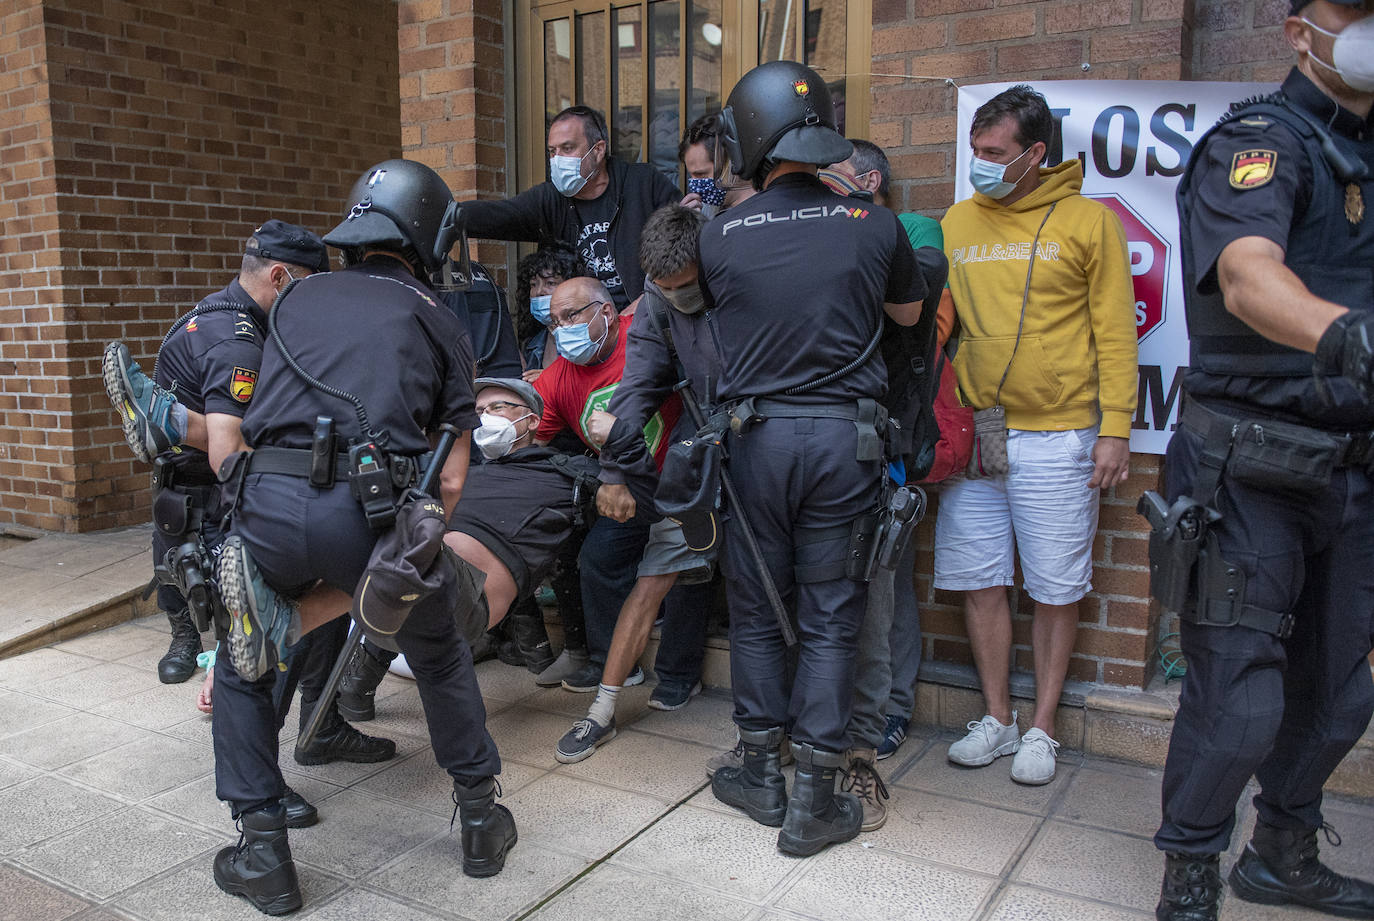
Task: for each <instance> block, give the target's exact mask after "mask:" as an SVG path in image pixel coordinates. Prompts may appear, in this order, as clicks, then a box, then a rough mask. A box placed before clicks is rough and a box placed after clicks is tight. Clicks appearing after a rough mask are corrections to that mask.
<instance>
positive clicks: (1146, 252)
mask: <svg viewBox="0 0 1374 921" xmlns="http://www.w3.org/2000/svg"><path fill="white" fill-rule="evenodd" d="M1088 197H1089V198H1095V199H1097V200H1098V201H1100V202H1102V204H1104V205H1106V206H1107V207H1108V208H1111V209H1112V211H1113V213H1115V214H1116V216H1117V217H1119V218H1120V219H1121V226H1122V227H1123V228H1125V230H1126V246H1127V248H1128V249H1129V250H1130V253H1131V283H1132V284H1133V285H1134V286H1135V337H1136V340H1137V341H1139V340H1141V339H1144V338H1145V337H1146V336H1148V335H1150V333H1152V332H1154V331H1155V330H1157V329H1159V327H1160V326H1161V325H1162V324H1163V323H1164V292H1165V291H1166V290H1168V289H1167V286H1166V281H1167V278H1168V272H1169V242H1168V241H1167V240H1166V239H1165V238H1164V236H1163V235H1162V234H1160V233H1159V232H1158V231H1156V230H1155V229H1154V228H1153V227H1151V226H1150V225H1149V224H1148V223H1147V222H1146V220H1145V219H1144V218H1143V217H1141V216H1140V215H1139V214H1136V213H1135V210H1134V209H1132V208H1131V206H1130V205H1128V204H1127V203H1126V201H1125V200H1124V199H1123V198H1122V197H1121V196H1120V195H1117V194H1116V193H1115V192H1107V193H1103V194H1099V195H1089V196H1088Z"/></svg>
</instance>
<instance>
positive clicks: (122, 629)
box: [52, 623, 167, 662]
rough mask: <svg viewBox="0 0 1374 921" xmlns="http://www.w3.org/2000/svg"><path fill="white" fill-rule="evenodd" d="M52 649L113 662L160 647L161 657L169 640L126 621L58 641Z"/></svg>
mask: <svg viewBox="0 0 1374 921" xmlns="http://www.w3.org/2000/svg"><path fill="white" fill-rule="evenodd" d="M52 648H53V649H57V650H60V651H62V652H74V653H77V654H78V655H83V656H90V657H91V658H93V659H101V660H104V661H106V662H114V661H116V660H118V659H122V658H124V657H125V656H130V655H133V654H134V653H138V652H143V651H145V650H149V649H155V650H157V651H158V658H161V657H162V655H163V654H164V653H166V652H167V643H166V641H165V640H164V639H163V638H162V637H160V636H158V635H156V634H153V633H150V632H149V631H147V630H144V629H142V628H140V627H135V626H134V625H133V624H127V623H126V624H120V625H119V626H117V627H111V628H109V629H108V630H97V631H95V632H94V633H87V634H86V635H85V636H78V637H77V638H76V639H72V640H67V641H66V642H63V643H58V644H57V645H55V646H53V647H52Z"/></svg>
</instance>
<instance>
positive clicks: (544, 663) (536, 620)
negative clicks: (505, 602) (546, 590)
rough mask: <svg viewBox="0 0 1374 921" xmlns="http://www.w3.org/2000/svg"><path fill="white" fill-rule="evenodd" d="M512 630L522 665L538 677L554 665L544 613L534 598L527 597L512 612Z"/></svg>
mask: <svg viewBox="0 0 1374 921" xmlns="http://www.w3.org/2000/svg"><path fill="white" fill-rule="evenodd" d="M511 630H512V632H513V633H514V634H515V645H516V648H517V649H519V650H520V657H521V661H520V664H521V665H524V666H525V668H527V669H529V670H530V671H531V672H532V673H534V674H536V675H537V674H539V673H540V672H542V671H543V670H544V669H546V668H548V667H549V666H550V665H552V664H553V661H554V659H555V656H554V654H553V646H551V645H550V644H549V634H548V631H547V630H545V629H544V612H543V611H541V610H540V609H539V605H537V604H535V603H534V598H533V597H532V596H526V598H525V599H524V600H523V601H522V602H520V603H519V604H518V605H517V607H516V609H515V610H514V611H512V612H511Z"/></svg>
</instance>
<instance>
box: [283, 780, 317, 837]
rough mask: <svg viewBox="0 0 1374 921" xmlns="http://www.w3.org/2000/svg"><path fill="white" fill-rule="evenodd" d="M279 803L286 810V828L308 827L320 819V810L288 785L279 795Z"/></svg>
mask: <svg viewBox="0 0 1374 921" xmlns="http://www.w3.org/2000/svg"><path fill="white" fill-rule="evenodd" d="M281 805H282V808H283V809H285V810H286V827H287V828H309V827H310V826H311V825H314V824H315V823H316V822H318V821H319V820H320V810H318V809H316V808H315V807H314V806H313V805H311V803H310V801H309V800H307V799H306V798H305V797H304V796H301V795H300V794H299V793H297V792H296V791H295V790H292V789H291V788H290V787H287V788H286V792H285V793H283V794H282V795H281Z"/></svg>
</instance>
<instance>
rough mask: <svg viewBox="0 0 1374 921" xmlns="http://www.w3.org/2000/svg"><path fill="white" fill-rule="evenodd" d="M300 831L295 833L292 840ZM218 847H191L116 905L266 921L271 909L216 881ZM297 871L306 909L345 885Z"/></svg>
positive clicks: (167, 916) (177, 917)
mask: <svg viewBox="0 0 1374 921" xmlns="http://www.w3.org/2000/svg"><path fill="white" fill-rule="evenodd" d="M295 835H296V833H295V832H292V833H291V836H292V844H293V846H294V843H295ZM218 850H219V849H218V848H213V849H211V850H209V851H206V852H205V853H203V854H200V855H196V856H194V857H192V855H191V854H190V853H187V854H186V855H185V856H187V857H190V858H191V859H190V860H189V861H188V862H187V863H186V864H184V865H183V866H181V867H178V868H177V869H175V870H173V871H172V872H171V873H168V874H166V875H164V876H160V877H158V878H157V879H154V880H150V881H149V882H146V883H143V884H141V885H139V886H135V887H134V888H132V889H130V890H129V891H128V892H126V893H124V894H123V895H121V896H120V897H119V898H117V899H116V900H115V901H114V902H113V903H112V905H111V907H113V908H118V909H120V910H121V911H126V912H130V913H131V914H134V915H136V916H137V917H139V918H143V919H145V921H190V919H194V921H261V919H263V918H265V917H266V915H263V914H262V913H261V912H259V911H258V910H257V909H256V908H254V907H253V906H252V905H250V904H249V903H248V901H247V900H246V899H243V898H240V897H238V896H233V895H229V894H228V893H225V892H222V891H220V888H219V887H218V886H217V885H215V871H214V861H215V854H216V853H217V852H218ZM293 856H294V855H293ZM296 876H297V877H298V878H299V880H300V884H301V895H302V896H303V897H304V898H305V908H306V909H307V910H308V909H309V908H310V907H311V906H313V905H318V904H319V903H320V902H321V901H323V900H324V899H326V898H328V897H329V896H331V895H333V894H334V893H336V892H338V891H339V890H340V889H341V888H343V883H342V882H341V881H340V880H338V879H336V878H334V877H333V876H328V875H326V874H324V873H322V872H320V871H319V870H317V869H315V868H314V867H312V866H310V865H309V864H305V863H302V862H301V861H299V860H297V861H296ZM293 917H297V916H293ZM397 917H399V916H397Z"/></svg>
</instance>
